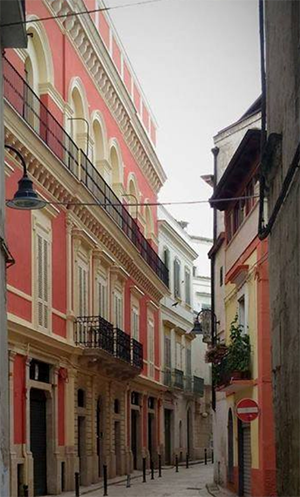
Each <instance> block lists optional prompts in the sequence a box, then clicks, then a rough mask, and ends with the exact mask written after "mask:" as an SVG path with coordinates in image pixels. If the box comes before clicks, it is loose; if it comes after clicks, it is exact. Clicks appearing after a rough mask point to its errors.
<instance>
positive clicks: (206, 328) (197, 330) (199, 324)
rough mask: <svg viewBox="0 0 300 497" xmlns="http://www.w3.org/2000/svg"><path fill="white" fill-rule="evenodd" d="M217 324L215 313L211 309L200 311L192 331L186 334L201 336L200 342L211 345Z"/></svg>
mask: <svg viewBox="0 0 300 497" xmlns="http://www.w3.org/2000/svg"><path fill="white" fill-rule="evenodd" d="M218 322H219V321H217V317H216V315H215V313H214V312H212V311H211V309H202V311H200V312H198V314H197V316H196V318H195V320H194V326H193V329H192V330H191V331H189V332H187V333H193V334H194V335H203V338H202V342H204V343H212V342H213V341H214V338H215V336H216V329H217V324H218Z"/></svg>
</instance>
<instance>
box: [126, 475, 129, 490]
mask: <svg viewBox="0 0 300 497" xmlns="http://www.w3.org/2000/svg"><path fill="white" fill-rule="evenodd" d="M126 488H130V475H127V483H126Z"/></svg>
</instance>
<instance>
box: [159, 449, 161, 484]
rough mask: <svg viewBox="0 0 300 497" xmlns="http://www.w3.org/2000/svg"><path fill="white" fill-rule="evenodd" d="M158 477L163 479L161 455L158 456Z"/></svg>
mask: <svg viewBox="0 0 300 497" xmlns="http://www.w3.org/2000/svg"><path fill="white" fill-rule="evenodd" d="M158 477H159V478H161V455H160V454H159V456H158Z"/></svg>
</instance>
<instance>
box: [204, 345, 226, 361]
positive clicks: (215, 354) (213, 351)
mask: <svg viewBox="0 0 300 497" xmlns="http://www.w3.org/2000/svg"><path fill="white" fill-rule="evenodd" d="M227 352H228V347H227V345H225V343H220V342H219V343H217V344H216V345H214V346H213V347H209V348H208V349H207V351H206V353H205V362H208V363H212V364H219V363H220V362H221V361H222V359H223V358H224V357H225V356H226V354H227Z"/></svg>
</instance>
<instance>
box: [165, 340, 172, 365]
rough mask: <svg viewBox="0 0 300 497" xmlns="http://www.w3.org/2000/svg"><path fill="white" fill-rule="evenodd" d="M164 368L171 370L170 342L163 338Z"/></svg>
mask: <svg viewBox="0 0 300 497" xmlns="http://www.w3.org/2000/svg"><path fill="white" fill-rule="evenodd" d="M165 367H166V368H168V369H170V368H171V340H170V338H169V337H167V336H165Z"/></svg>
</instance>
